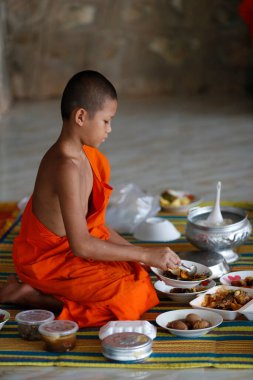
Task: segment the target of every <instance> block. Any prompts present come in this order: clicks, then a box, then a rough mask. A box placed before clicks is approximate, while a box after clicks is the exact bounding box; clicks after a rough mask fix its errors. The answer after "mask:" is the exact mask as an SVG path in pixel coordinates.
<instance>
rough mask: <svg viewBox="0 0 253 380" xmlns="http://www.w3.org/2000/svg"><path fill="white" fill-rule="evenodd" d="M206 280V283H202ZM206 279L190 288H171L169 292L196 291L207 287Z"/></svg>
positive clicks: (183, 292)
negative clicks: (201, 283)
mask: <svg viewBox="0 0 253 380" xmlns="http://www.w3.org/2000/svg"><path fill="white" fill-rule="evenodd" d="M204 282H206V285H204ZM208 284H209V282H208V281H203V285H198V286H194V287H192V288H172V289H170V291H169V293H176V294H185V293H198V292H202V291H204V290H206V289H207V285H208Z"/></svg>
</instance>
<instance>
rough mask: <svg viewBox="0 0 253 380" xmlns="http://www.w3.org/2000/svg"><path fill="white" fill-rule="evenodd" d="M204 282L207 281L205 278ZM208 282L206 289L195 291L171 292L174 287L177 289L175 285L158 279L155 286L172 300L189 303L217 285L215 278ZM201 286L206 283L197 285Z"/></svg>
mask: <svg viewBox="0 0 253 380" xmlns="http://www.w3.org/2000/svg"><path fill="white" fill-rule="evenodd" d="M204 282H206V281H205V280H204ZM207 282H208V284H207V285H206V286H205V289H204V290H200V291H197V292H194V293H170V291H171V290H172V289H175V287H173V286H170V285H166V284H165V283H164V282H163V281H156V282H155V283H154V288H155V289H156V291H157V292H160V293H162V295H163V296H165V297H168V298H169V299H171V300H172V301H175V302H180V303H187V304H188V303H189V302H190V301H191V300H193V299H194V298H195V297H197V296H198V295H199V294H201V293H204V292H206V291H207V290H208V289H211V288H213V287H214V286H215V285H216V283H215V281H213V280H211V281H207ZM200 286H201V287H202V286H204V285H201V283H200V284H199V285H197V287H200ZM197 287H196V288H197Z"/></svg>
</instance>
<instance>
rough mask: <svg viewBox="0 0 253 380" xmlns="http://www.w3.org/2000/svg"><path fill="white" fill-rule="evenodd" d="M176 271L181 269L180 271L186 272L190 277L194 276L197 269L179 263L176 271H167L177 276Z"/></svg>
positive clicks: (193, 266)
mask: <svg viewBox="0 0 253 380" xmlns="http://www.w3.org/2000/svg"><path fill="white" fill-rule="evenodd" d="M178 269H181V270H184V271H186V272H188V273H189V275H190V276H194V275H195V273H196V272H197V267H196V265H191V266H190V267H188V266H187V265H185V264H183V263H180V265H179V266H178V268H177V269H170V268H168V270H169V271H170V272H171V273H173V274H175V275H176V274H178V273H177V272H178Z"/></svg>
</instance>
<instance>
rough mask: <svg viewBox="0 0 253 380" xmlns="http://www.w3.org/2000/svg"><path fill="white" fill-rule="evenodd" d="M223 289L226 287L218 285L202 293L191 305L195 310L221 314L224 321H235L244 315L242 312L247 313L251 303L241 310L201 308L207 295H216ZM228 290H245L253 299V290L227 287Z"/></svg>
mask: <svg viewBox="0 0 253 380" xmlns="http://www.w3.org/2000/svg"><path fill="white" fill-rule="evenodd" d="M221 287H224V285H218V286H215V287H213V288H212V289H210V290H208V291H207V292H205V293H202V294H200V295H199V296H198V297H197V298H195V299H194V300H192V301H191V302H190V305H191V306H192V307H193V308H194V309H202V310H213V311H215V312H216V313H219V314H220V315H221V316H222V318H223V319H224V320H227V321H233V320H235V319H236V318H237V317H238V316H239V315H240V314H243V313H242V312H244V311H245V309H246V306H248V305H249V303H250V302H251V301H250V302H248V303H247V304H245V305H244V306H242V307H241V308H240V309H238V310H221V309H214V308H211V307H204V306H201V304H202V302H203V301H204V297H205V294H214V293H216V292H217V290H218V289H220V288H221ZM226 289H228V290H236V289H243V291H245V292H246V293H248V294H249V295H250V296H251V297H253V289H249V288H240V287H236V286H226Z"/></svg>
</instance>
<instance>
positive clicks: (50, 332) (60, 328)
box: [39, 320, 79, 338]
mask: <svg viewBox="0 0 253 380" xmlns="http://www.w3.org/2000/svg"><path fill="white" fill-rule="evenodd" d="M78 328H79V327H78V324H77V323H76V322H74V321H68V320H55V321H51V322H47V323H43V324H42V325H40V327H39V332H40V333H41V334H42V335H46V336H51V337H55V338H56V337H60V336H65V335H70V334H73V333H75V332H76V331H77V330H78Z"/></svg>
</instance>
